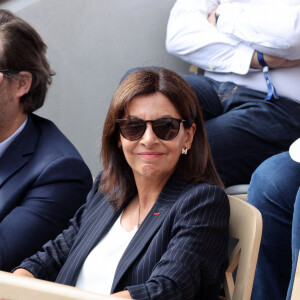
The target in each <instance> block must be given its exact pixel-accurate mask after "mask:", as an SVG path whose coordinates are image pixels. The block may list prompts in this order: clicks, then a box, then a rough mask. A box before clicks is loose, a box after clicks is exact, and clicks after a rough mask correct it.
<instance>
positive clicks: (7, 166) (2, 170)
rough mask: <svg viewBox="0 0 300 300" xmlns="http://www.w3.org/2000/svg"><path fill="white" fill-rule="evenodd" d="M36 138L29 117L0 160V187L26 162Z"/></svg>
mask: <svg viewBox="0 0 300 300" xmlns="http://www.w3.org/2000/svg"><path fill="white" fill-rule="evenodd" d="M38 138H39V131H38V129H37V128H36V127H35V125H34V124H33V122H32V119H31V116H30V115H29V116H28V120H27V124H26V126H25V128H24V129H23V130H22V132H21V133H20V134H19V135H18V136H17V137H16V138H15V140H14V141H13V142H12V143H11V145H9V147H8V148H7V149H6V151H5V152H4V154H3V155H2V157H1V158H0V166H1V167H0V187H1V186H2V185H3V184H4V182H5V181H6V180H7V179H8V178H9V177H10V176H12V175H13V174H14V173H15V172H16V171H17V170H19V169H20V168H21V167H22V166H23V165H24V164H26V163H27V162H28V160H29V159H30V157H31V155H32V154H33V153H34V151H35V149H36V144H37V142H38Z"/></svg>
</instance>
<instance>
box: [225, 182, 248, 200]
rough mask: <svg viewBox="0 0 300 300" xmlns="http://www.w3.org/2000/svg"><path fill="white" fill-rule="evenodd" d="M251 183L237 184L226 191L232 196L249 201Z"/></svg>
mask: <svg viewBox="0 0 300 300" xmlns="http://www.w3.org/2000/svg"><path fill="white" fill-rule="evenodd" d="M248 188H249V184H237V185H232V186H229V187H227V188H226V189H225V193H226V194H227V195H230V196H234V197H236V198H239V199H242V200H245V201H247V194H248Z"/></svg>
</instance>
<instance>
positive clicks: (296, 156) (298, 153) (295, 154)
mask: <svg viewBox="0 0 300 300" xmlns="http://www.w3.org/2000/svg"><path fill="white" fill-rule="evenodd" d="M289 152H290V156H291V158H292V159H293V160H294V161H296V162H299V163H300V138H299V139H298V140H296V141H295V142H294V143H293V144H292V145H291V146H290V150H289Z"/></svg>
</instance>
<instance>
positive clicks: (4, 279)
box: [0, 271, 124, 300]
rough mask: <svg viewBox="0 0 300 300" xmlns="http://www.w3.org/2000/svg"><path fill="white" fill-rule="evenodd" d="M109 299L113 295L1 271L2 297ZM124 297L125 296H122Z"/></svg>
mask: <svg viewBox="0 0 300 300" xmlns="http://www.w3.org/2000/svg"><path fill="white" fill-rule="evenodd" d="M2 298H5V299H10V300H53V299H55V300H83V299H84V300H109V299H111V297H109V296H106V295H101V294H97V293H92V292H87V291H84V290H81V289H78V288H75V287H71V286H67V285H62V284H58V283H54V282H49V281H45V280H40V279H34V278H29V277H23V276H16V275H13V274H11V273H8V272H3V271H0V299H2ZM114 299H119V298H114ZM122 299H124V298H122Z"/></svg>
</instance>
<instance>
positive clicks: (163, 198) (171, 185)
mask: <svg viewBox="0 0 300 300" xmlns="http://www.w3.org/2000/svg"><path fill="white" fill-rule="evenodd" d="M184 186H186V183H185V182H183V181H180V180H177V179H175V178H174V177H172V178H171V179H170V180H169V181H168V182H167V184H166V185H165V187H164V188H163V190H162V192H161V193H160V195H159V196H158V198H157V200H156V202H155V204H154V205H153V207H152V209H151V210H150V212H149V213H148V215H147V217H146V218H145V220H144V221H143V223H142V224H141V226H140V228H139V229H138V231H137V233H136V234H135V235H134V237H133V239H132V240H131V242H130V243H129V245H128V247H127V249H126V250H125V252H124V254H123V256H122V258H121V260H120V262H119V264H118V267H117V270H116V273H115V278H114V281H113V284H112V288H111V293H113V292H114V289H115V288H116V287H117V285H118V283H119V281H120V280H121V278H122V276H123V275H124V274H125V272H126V271H127V270H128V268H129V267H130V265H131V264H132V263H134V261H135V260H136V259H137V257H138V256H139V254H140V253H141V252H142V250H143V249H144V247H146V245H147V244H148V242H149V240H151V238H152V237H153V236H154V235H155V233H156V232H157V231H158V230H159V228H160V226H161V224H162V223H163V221H164V219H165V217H166V215H167V214H168V212H169V210H170V208H171V207H172V206H173V205H174V203H175V202H176V200H177V199H178V196H179V194H180V193H181V192H182V190H183V187H184Z"/></svg>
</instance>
